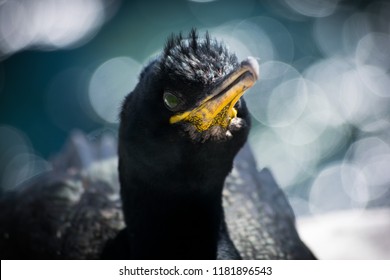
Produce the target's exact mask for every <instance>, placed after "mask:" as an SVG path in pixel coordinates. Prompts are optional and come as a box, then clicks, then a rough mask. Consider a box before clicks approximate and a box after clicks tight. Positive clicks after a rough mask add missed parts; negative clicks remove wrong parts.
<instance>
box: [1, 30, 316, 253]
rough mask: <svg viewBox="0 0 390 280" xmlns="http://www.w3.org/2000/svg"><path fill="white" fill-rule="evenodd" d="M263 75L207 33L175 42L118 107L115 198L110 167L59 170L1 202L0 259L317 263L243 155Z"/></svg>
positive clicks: (264, 177)
mask: <svg viewBox="0 0 390 280" xmlns="http://www.w3.org/2000/svg"><path fill="white" fill-rule="evenodd" d="M258 75H259V72H258V64H257V62H256V60H255V59H253V58H248V59H246V60H244V61H242V62H241V63H240V62H238V60H237V57H236V56H235V55H234V54H233V53H231V52H229V51H228V50H227V48H226V47H225V46H224V45H223V44H222V43H219V42H218V41H216V40H214V39H211V38H210V37H209V35H208V34H206V36H205V37H198V35H197V33H196V31H194V30H193V31H191V32H190V34H189V35H188V37H186V38H183V37H182V36H181V35H178V36H172V37H171V38H170V39H169V40H168V42H167V44H166V46H165V49H164V51H163V52H162V54H161V55H160V56H158V57H157V58H156V59H155V60H153V61H152V62H150V63H149V65H147V66H146V67H145V68H144V70H143V71H142V73H141V75H140V77H139V82H138V84H137V86H136V88H135V89H134V90H133V92H131V93H130V94H129V95H128V96H127V97H126V99H125V101H124V103H123V106H122V111H121V114H120V120H121V124H120V130H119V141H118V143H119V145H118V156H119V164H118V168H119V182H120V187H119V186H118V183H117V181H116V177H115V176H116V172H115V171H116V170H115V166H116V165H115V164H114V163H113V162H112V161H111V162H105V163H103V162H100V163H98V164H95V165H94V166H93V167H89V168H87V169H82V170H81V171H80V170H78V169H77V168H69V166H68V165H67V163H66V162H71V161H65V160H64V162H63V163H62V164H63V166H66V167H67V169H66V172H64V171H63V169H61V168H55V169H54V171H52V172H50V173H48V174H45V175H43V176H42V177H40V178H35V179H34V180H33V181H32V182H30V183H28V184H26V185H25V186H24V187H21V188H20V190H18V191H17V192H13V193H10V194H7V195H6V196H4V197H3V198H2V200H1V203H0V211H1V212H0V223H1V230H0V254H1V258H99V257H103V258H115V259H121V258H128V259H215V258H219V259H226V258H233V259H238V258H240V257H242V258H245V259H255V258H264V259H278V258H282V259H288V258H308V259H311V258H314V256H313V255H312V253H311V252H310V250H309V249H307V247H306V246H305V245H304V244H303V243H302V241H301V240H300V238H299V236H298V234H297V232H296V229H295V220H294V214H293V212H292V210H291V207H290V206H289V204H288V202H287V200H286V198H285V197H284V195H283V193H282V192H281V190H280V189H279V188H278V187H277V185H276V184H275V182H274V181H273V179H272V175H271V174H270V173H269V172H268V171H267V170H263V171H262V172H260V173H259V172H258V171H257V170H256V163H255V161H254V159H253V157H252V154H251V152H250V149H249V147H248V146H247V145H245V142H246V140H247V136H248V133H249V128H250V116H249V113H248V111H247V108H246V106H245V101H244V99H243V98H241V96H242V95H243V94H244V92H245V91H246V90H247V89H248V88H249V87H251V86H252V85H253V84H254V83H255V81H256V80H257V78H258ZM73 139H76V140H77V141H76V142H74V145H73V146H70V147H71V148H73V149H74V148H76V150H78V149H79V147H84V148H83V149H82V154H83V155H84V156H81V157H80V158H81V159H83V158H84V157H85V155H86V154H93V153H95V150H96V147H95V148H90V147H89V145H83V143H84V142H83V136H82V135H76V136H75V137H74V138H73ZM244 145H245V146H244ZM243 146H244V148H243V149H242V147H243ZM86 150H87V151H86ZM88 150H90V153H88ZM240 150H241V152H240V153H239V151H240ZM80 154H81V153H77V152H76V153H75V151H74V150H73V151H71V152H69V151H68V152H66V153H64V155H63V156H62V157H60V158H62V159H66V158H67V157H69V158H70V159H72V158H73V157H74V156H77V155H80ZM237 154H238V155H237ZM236 155H237V156H236ZM235 157H236V159H235ZM234 159H235V161H234ZM233 161H234V164H233ZM57 162H58V161H57ZM59 162H61V161H59ZM233 165H234V168H233ZM70 166H73V167H80V165H77V164H76V165H75V164H74V163H70ZM232 168H233V171H232ZM96 170H98V171H96ZM119 189H120V190H119ZM118 193H120V198H121V199H119V196H118ZM121 209H122V210H123V216H122V211H121Z"/></svg>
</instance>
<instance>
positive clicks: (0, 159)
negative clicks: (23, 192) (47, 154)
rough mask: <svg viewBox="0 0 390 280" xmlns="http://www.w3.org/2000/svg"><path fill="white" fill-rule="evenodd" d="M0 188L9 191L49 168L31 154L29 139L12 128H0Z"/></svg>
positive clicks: (45, 163) (48, 165) (43, 161)
mask: <svg viewBox="0 0 390 280" xmlns="http://www.w3.org/2000/svg"><path fill="white" fill-rule="evenodd" d="M0 135H1V137H0V188H1V189H2V191H6V190H10V189H12V188H14V187H16V186H17V185H19V184H20V183H21V182H23V181H25V180H27V179H28V178H31V177H32V176H35V175H37V174H39V173H41V172H44V171H46V170H49V169H50V168H51V166H50V164H48V163H47V162H46V161H45V160H43V159H42V158H40V157H38V156H36V155H34V154H33V148H32V145H31V142H30V140H29V138H28V137H27V136H26V135H25V134H24V133H23V132H22V131H20V130H18V129H17V128H15V127H12V126H4V125H3V126H0Z"/></svg>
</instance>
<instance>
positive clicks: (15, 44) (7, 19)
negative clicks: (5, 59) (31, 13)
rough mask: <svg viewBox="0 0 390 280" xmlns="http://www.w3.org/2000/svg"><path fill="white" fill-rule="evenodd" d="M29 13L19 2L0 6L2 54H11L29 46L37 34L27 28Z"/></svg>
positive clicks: (0, 43) (6, 2)
mask: <svg viewBox="0 0 390 280" xmlns="http://www.w3.org/2000/svg"><path fill="white" fill-rule="evenodd" d="M27 18H28V13H27V11H26V9H25V8H24V6H23V4H22V3H21V2H19V1H5V2H4V3H2V4H1V5H0V52H1V53H3V54H10V53H13V52H15V51H17V50H20V49H23V48H25V47H26V46H28V45H29V44H30V43H31V41H32V40H33V39H34V36H35V34H34V33H33V32H29V30H28V29H27V28H26V24H27V23H28V22H27Z"/></svg>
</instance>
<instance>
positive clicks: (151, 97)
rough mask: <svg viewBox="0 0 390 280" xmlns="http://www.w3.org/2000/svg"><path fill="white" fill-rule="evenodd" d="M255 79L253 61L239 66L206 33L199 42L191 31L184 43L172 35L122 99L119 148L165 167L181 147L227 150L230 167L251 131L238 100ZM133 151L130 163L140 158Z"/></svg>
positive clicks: (241, 103)
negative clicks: (152, 159) (130, 91)
mask: <svg viewBox="0 0 390 280" xmlns="http://www.w3.org/2000/svg"><path fill="white" fill-rule="evenodd" d="M258 75H259V70H258V63H257V61H256V60H255V59H254V58H248V59H246V60H244V61H242V62H239V61H238V59H237V57H236V55H235V54H234V53H232V52H230V51H229V50H228V49H227V47H226V46H225V45H224V44H223V43H222V42H219V41H217V40H216V39H212V38H210V36H209V35H208V33H206V35H205V36H202V37H200V36H198V34H197V32H196V31H195V30H192V31H191V32H190V33H189V35H188V36H187V37H183V36H182V35H176V36H174V35H172V36H171V37H170V38H169V39H168V41H167V43H166V46H165V48H164V50H163V51H162V52H161V54H160V55H159V56H158V57H157V58H156V59H154V60H153V61H151V62H150V63H149V64H148V65H147V66H146V67H145V68H144V69H143V71H142V72H141V75H140V77H139V82H138V84H137V86H136V88H135V89H134V90H133V92H132V93H130V94H129V95H128V96H127V97H126V99H125V102H124V104H123V107H122V112H121V129H120V149H121V142H122V143H123V145H122V146H123V147H125V146H127V147H126V149H128V148H129V145H130V146H131V145H133V146H134V147H142V149H143V150H144V152H145V151H147V150H148V151H149V154H150V155H151V156H153V158H155V157H159V155H161V157H162V158H164V162H166V159H167V158H168V161H169V159H170V158H173V159H174V158H175V155H178V154H180V153H183V149H182V148H183V147H187V148H188V147H190V146H192V147H199V145H202V147H205V146H208V147H216V146H218V147H223V146H224V145H225V150H226V149H227V148H229V149H230V148H231V149H230V150H231V153H232V156H230V160H231V161H232V158H234V156H235V154H236V153H237V152H238V150H239V149H240V148H241V147H242V145H243V144H244V143H245V141H246V139H247V136H248V132H249V127H250V117H249V113H248V111H247V108H246V106H245V102H244V100H243V98H242V95H243V94H244V92H245V91H246V90H247V89H248V88H250V87H251V86H252V85H253V84H254V83H255V82H256V80H257V78H258ZM135 142H138V143H139V144H137V145H135V144H134V143H135ZM141 143H143V144H141ZM226 145H230V146H231V147H230V146H229V147H228V146H226ZM180 149H181V150H180ZM133 150H134V151H132V152H131V153H132V154H133V157H134V154H136V153H138V152H141V151H139V150H140V149H139V148H134V149H133ZM209 150H210V151H211V150H212V148H209ZM222 150H223V149H222V148H221V151H222ZM164 151H167V152H168V153H169V154H170V156H167V155H164ZM188 151H189V150H188V149H187V151H186V152H187V153H188ZM196 151H197V150H195V149H194V150H193V152H194V153H196ZM141 158H148V157H145V155H143V156H140V160H141ZM148 160H150V158H149V159H148ZM162 161H163V159H162ZM177 162H182V161H180V160H178V161H177Z"/></svg>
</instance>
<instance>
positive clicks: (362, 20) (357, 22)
mask: <svg viewBox="0 0 390 280" xmlns="http://www.w3.org/2000/svg"><path fill="white" fill-rule="evenodd" d="M371 17H373V15H371V14H369V13H361V12H360V13H355V14H353V15H352V16H350V17H349V18H348V19H347V20H345V22H344V24H343V28H342V36H343V45H344V51H345V53H347V54H349V53H354V52H355V51H356V46H357V44H358V42H359V41H360V39H361V38H363V37H364V36H365V35H367V34H368V33H370V32H371V20H370V19H371Z"/></svg>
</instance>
